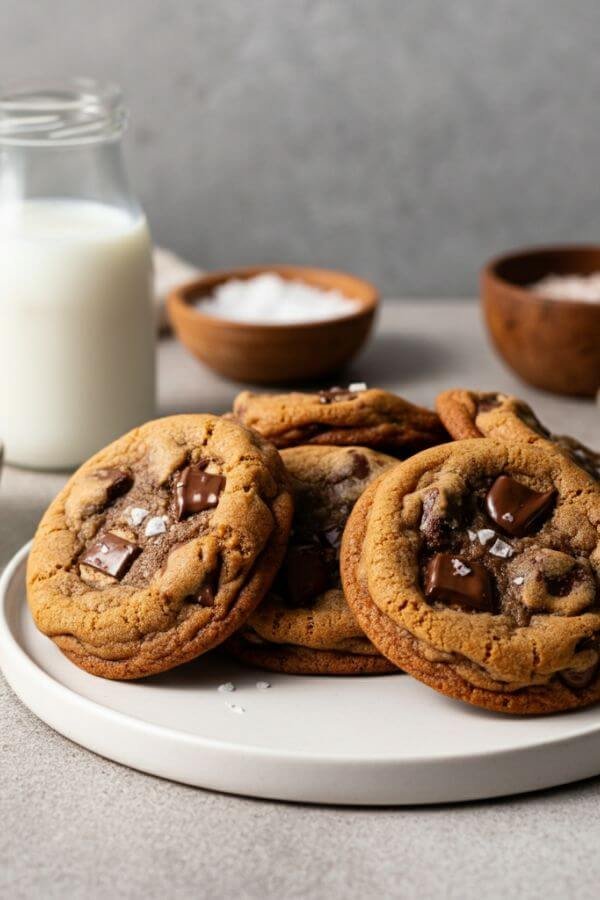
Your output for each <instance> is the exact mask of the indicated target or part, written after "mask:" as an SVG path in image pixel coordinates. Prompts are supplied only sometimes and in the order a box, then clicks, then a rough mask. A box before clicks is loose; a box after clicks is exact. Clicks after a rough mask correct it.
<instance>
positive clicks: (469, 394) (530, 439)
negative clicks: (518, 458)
mask: <svg viewBox="0 0 600 900" xmlns="http://www.w3.org/2000/svg"><path fill="white" fill-rule="evenodd" d="M436 408H437V411H438V413H439V415H440V418H441V420H442V422H443V423H444V425H445V427H446V428H447V429H448V431H449V433H450V434H451V435H452V437H453V438H454V439H455V440H457V441H459V440H463V439H465V438H475V437H490V438H497V439H499V440H505V441H510V440H521V441H525V442H527V443H536V442H538V441H548V443H549V444H550V445H551V446H552V447H553V448H554V449H556V450H559V451H560V452H561V453H564V454H565V456H568V457H569V459H571V460H572V461H573V462H574V463H576V464H577V465H578V466H581V468H582V469H584V470H585V471H586V472H587V473H588V474H589V475H591V476H592V478H594V479H595V480H596V481H600V453H598V452H596V451H595V450H592V449H591V448H590V447H586V446H585V444H582V443H580V442H579V441H578V440H576V438H573V437H570V436H569V435H556V434H552V433H551V432H550V431H549V430H548V429H547V428H546V427H545V426H544V425H542V423H541V422H540V421H539V419H538V418H537V416H536V415H535V413H534V412H533V410H532V409H531V407H530V406H528V404H527V403H525V402H524V401H523V400H519V398H518V397H512V396H510V395H509V394H502V393H499V392H492V391H487V392H486V391H467V390H460V389H458V388H455V389H453V390H450V391H444V393H442V394H440V395H439V396H438V397H437V400H436Z"/></svg>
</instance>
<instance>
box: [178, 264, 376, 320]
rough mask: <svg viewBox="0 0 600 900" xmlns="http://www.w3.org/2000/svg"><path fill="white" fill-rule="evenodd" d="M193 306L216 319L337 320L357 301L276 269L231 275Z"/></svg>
mask: <svg viewBox="0 0 600 900" xmlns="http://www.w3.org/2000/svg"><path fill="white" fill-rule="evenodd" d="M196 305H197V306H198V308H199V309H200V310H201V311H202V312H204V313H207V314H208V315H210V316H215V317H216V318H218V319H227V320H229V321H232V322H251V323H254V324H257V325H280V324H294V323H298V322H319V321H325V320H327V319H339V318H340V317H342V316H347V315H350V314H352V313H354V312H356V311H357V310H359V309H360V303H359V302H358V301H357V300H354V299H351V298H349V297H345V296H344V295H343V294H341V293H340V292H339V291H335V290H329V291H326V290H322V289H321V288H317V287H314V286H313V285H311V284H307V283H305V282H303V281H290V280H289V279H287V278H282V277H281V276H280V275H277V274H276V273H275V272H264V273H263V274H262V275H256V276H254V278H245V279H239V278H232V279H230V280H229V281H225V282H224V283H223V284H221V285H218V286H217V287H216V288H215V290H214V292H213V294H212V295H211V296H210V297H204V298H201V299H199V300H198V301H197V304H196Z"/></svg>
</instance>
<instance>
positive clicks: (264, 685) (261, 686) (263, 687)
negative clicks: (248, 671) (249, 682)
mask: <svg viewBox="0 0 600 900" xmlns="http://www.w3.org/2000/svg"><path fill="white" fill-rule="evenodd" d="M256 687H257V688H258V690H259V691H268V690H269V688H270V687H271V682H270V681H257V682H256Z"/></svg>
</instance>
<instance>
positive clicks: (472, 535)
mask: <svg viewBox="0 0 600 900" xmlns="http://www.w3.org/2000/svg"><path fill="white" fill-rule="evenodd" d="M467 534H468V535H469V540H470V541H475V540H477V534H476V532H474V531H471V529H470V528H469V529H467Z"/></svg>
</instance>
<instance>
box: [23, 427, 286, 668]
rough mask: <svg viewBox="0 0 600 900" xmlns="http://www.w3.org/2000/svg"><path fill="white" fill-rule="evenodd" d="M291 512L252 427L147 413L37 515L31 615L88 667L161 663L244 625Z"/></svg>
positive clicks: (274, 562) (276, 461)
mask: <svg viewBox="0 0 600 900" xmlns="http://www.w3.org/2000/svg"><path fill="white" fill-rule="evenodd" d="M291 517H292V499H291V495H290V492H289V489H288V476H287V474H286V472H285V469H284V467H283V464H282V462H281V458H280V456H279V454H278V453H277V451H276V450H275V448H274V447H272V446H271V445H270V444H268V443H267V442H266V441H264V440H263V439H262V438H261V437H260V436H259V435H257V434H255V433H254V432H250V431H249V430H247V429H246V428H244V427H242V426H241V425H238V424H237V423H235V422H231V421H225V420H223V419H219V418H218V417H217V416H210V415H198V416H173V417H172V418H166V419H161V420H158V421H156V422H149V423H147V424H146V425H144V426H142V427H141V428H139V429H136V430H135V431H133V432H131V433H130V434H128V435H125V436H124V437H123V438H121V439H120V440H118V441H115V443H113V444H111V445H110V446H109V447H107V448H106V449H105V450H102V451H101V452H100V453H98V454H96V456H94V457H93V458H92V459H90V460H89V461H88V462H87V463H85V464H84V465H83V466H82V467H81V468H80V469H79V470H78V472H76V473H75V475H74V476H73V477H72V479H71V480H70V482H69V483H68V484H67V486H66V487H65V488H64V490H63V491H61V493H60V494H59V495H58V497H57V498H56V500H55V501H54V502H53V503H52V504H51V505H50V507H49V509H48V510H47V512H46V514H45V515H44V517H43V519H42V522H41V523H40V526H39V528H38V531H37V534H36V537H35V540H34V543H33V547H32V551H31V555H30V560H29V567H28V599H29V604H30V608H31V611H32V614H33V617H34V620H35V622H36V624H37V626H38V628H39V629H40V630H41V631H43V632H44V633H45V634H47V635H49V636H50V637H51V638H52V639H53V640H54V641H55V642H56V644H58V646H59V647H60V648H61V650H62V651H63V652H64V653H65V654H66V655H67V656H68V657H69V658H70V659H71V660H73V662H75V663H76V664H77V665H79V666H81V667H82V668H84V669H87V670H88V671H90V672H92V673H94V674H97V675H101V676H104V677H107V678H139V677H142V676H145V675H149V674H152V673H155V672H161V671H165V670H166V669H170V668H172V667H173V666H176V665H179V664H180V663H183V662H186V661H187V660H190V659H193V658H194V657H196V656H199V655H200V654H201V653H204V652H205V651H207V650H209V649H210V648H211V647H214V646H216V645H217V644H220V643H221V642H222V641H224V640H225V639H226V638H227V637H229V636H230V635H231V634H232V633H233V632H234V631H235V630H236V629H237V628H239V627H240V626H241V625H242V624H243V623H244V622H245V620H246V619H247V617H248V616H249V615H250V613H251V612H252V611H253V610H254V608H255V607H256V606H257V604H258V603H259V602H260V600H261V599H262V598H263V596H264V594H265V592H266V591H267V590H268V588H269V587H270V585H271V582H272V581H273V578H274V577H275V575H276V573H277V570H278V568H279V565H280V563H281V559H282V557H283V554H284V552H285V548H286V545H287V539H288V535H289V529H290V525H291Z"/></svg>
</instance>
